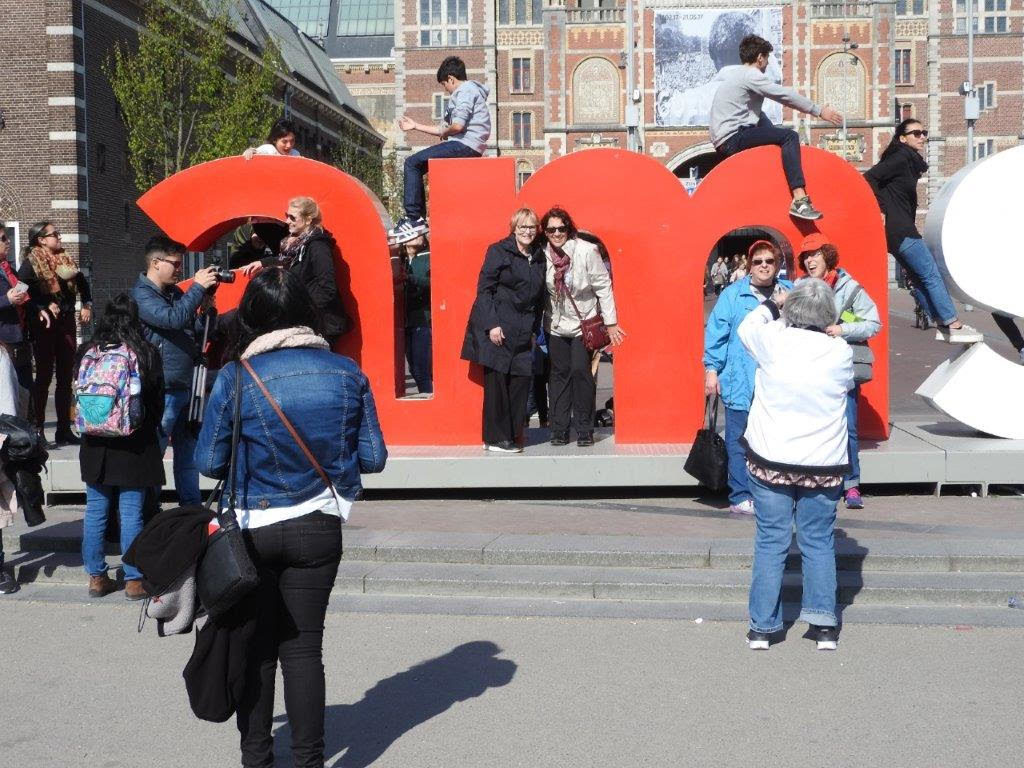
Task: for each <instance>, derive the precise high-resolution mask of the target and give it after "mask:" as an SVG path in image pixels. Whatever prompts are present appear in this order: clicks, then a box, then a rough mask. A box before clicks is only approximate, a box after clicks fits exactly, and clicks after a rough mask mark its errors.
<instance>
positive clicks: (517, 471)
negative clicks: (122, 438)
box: [43, 418, 1024, 495]
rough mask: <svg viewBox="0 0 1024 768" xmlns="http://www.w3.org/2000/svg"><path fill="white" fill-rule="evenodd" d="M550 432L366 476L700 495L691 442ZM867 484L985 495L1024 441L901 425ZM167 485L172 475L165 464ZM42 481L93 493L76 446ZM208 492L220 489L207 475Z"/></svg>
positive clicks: (418, 454) (940, 424) (386, 482)
mask: <svg viewBox="0 0 1024 768" xmlns="http://www.w3.org/2000/svg"><path fill="white" fill-rule="evenodd" d="M548 435H549V433H548V431H547V430H546V429H544V430H541V429H530V430H528V433H527V445H526V449H525V450H524V452H523V453H522V454H494V453H485V452H484V451H483V449H482V447H481V446H455V447H452V446H443V447H435V446H402V447H392V448H390V449H389V450H390V458H389V459H388V465H387V469H386V470H385V471H384V472H383V473H381V474H379V475H367V476H365V477H364V478H363V482H364V485H365V487H366V488H367V489H373V490H425V491H437V490H458V489H475V488H479V489H484V488H495V489H513V488H522V489H530V488H535V489H544V488H559V487H562V488H586V487H589V488H629V487H644V486H646V487H661V488H671V487H677V488H680V489H682V488H694V487H695V486H696V485H697V482H696V481H695V480H694V479H693V478H692V477H690V476H689V475H688V474H686V473H685V472H684V471H683V463H684V462H685V461H686V455H687V451H688V450H689V445H688V444H651V445H626V446H617V445H616V444H615V438H614V436H613V435H612V434H611V431H610V430H597V432H596V434H595V437H596V444H595V445H594V446H593V447H592V448H578V447H577V446H576V444H575V443H574V442H573V443H570V444H569V445H567V446H564V447H557V448H556V447H552V446H551V445H550V444H549V443H548V442H546V441H547V439H548ZM860 455H861V477H862V482H863V483H864V484H865V485H888V484H911V483H927V484H930V485H934V486H935V489H936V492H939V491H941V488H942V486H944V485H950V484H958V485H963V484H971V485H977V486H978V487H979V490H980V493H981V494H982V495H985V494H986V493H987V492H988V486H989V485H990V484H1007V485H1017V484H1024V440H1004V439H999V438H992V437H988V436H986V435H981V434H979V433H976V432H973V431H972V430H970V429H969V428H967V427H965V426H963V425H961V424H958V423H955V422H950V421H939V420H936V419H927V418H924V419H920V420H913V421H911V420H908V421H900V422H897V423H895V424H894V425H893V428H892V432H891V437H890V439H889V440H888V441H885V442H881V443H875V442H872V441H865V442H862V443H861V454H860ZM166 469H167V479H168V482H169V483H170V482H171V480H172V478H173V475H172V472H171V463H170V460H167V461H166ZM49 470H50V471H49V473H48V474H46V475H44V476H43V483H44V487H45V488H46V489H47V491H49V492H50V493H60V494H68V493H70V494H84V486H83V484H82V481H81V477H80V474H79V467H78V451H77V449H72V448H64V449H60V450H57V451H54V452H53V454H52V455H51V459H50V466H49ZM201 480H202V483H201V484H202V486H203V487H204V488H209V487H212V486H213V483H212V481H210V480H209V479H207V478H202V479H201Z"/></svg>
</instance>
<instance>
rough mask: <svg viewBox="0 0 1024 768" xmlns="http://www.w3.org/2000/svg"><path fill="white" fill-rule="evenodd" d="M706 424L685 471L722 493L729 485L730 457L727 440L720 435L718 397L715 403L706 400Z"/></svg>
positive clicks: (687, 460) (700, 432) (691, 448)
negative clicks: (726, 444)
mask: <svg viewBox="0 0 1024 768" xmlns="http://www.w3.org/2000/svg"><path fill="white" fill-rule="evenodd" d="M704 409H705V414H704V423H705V425H706V426H702V427H701V428H700V429H699V430H697V436H696V437H695V438H693V445H692V446H691V447H690V454H689V455H688V456H687V457H686V464H685V465H684V466H683V469H685V470H686V472H687V473H688V474H690V475H691V476H693V477H694V478H696V479H697V481H698V482H699V483H700V484H701V485H703V486H705V487H707V488H710V489H711V490H712V491H720V490H722V489H723V488H725V486H726V485H728V481H729V457H728V455H727V454H726V451H725V440H723V439H722V436H721V435H720V434H718V395H715V400H714V403H712V402H711V396H710V395H708V396H706V397H705V398H704Z"/></svg>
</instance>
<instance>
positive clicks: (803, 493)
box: [749, 476, 842, 635]
mask: <svg viewBox="0 0 1024 768" xmlns="http://www.w3.org/2000/svg"><path fill="white" fill-rule="evenodd" d="M750 492H751V493H752V494H753V495H754V507H755V508H756V510H757V513H756V515H755V520H756V521H757V534H756V536H755V538H754V567H753V574H752V577H751V580H750V605H749V608H750V628H751V629H752V630H753V631H754V632H762V633H764V634H768V635H770V634H772V633H774V632H778V631H779V630H781V629H782V575H783V572H784V571H785V568H786V555H787V554H788V553H789V544H790V542H791V541H792V539H793V518H794V515H795V517H796V540H797V544H798V545H799V546H800V557H801V562H802V568H803V600H802V605H801V608H800V619H801V620H802V621H806V622H807V623H808V624H817V625H818V626H821V627H834V626H836V625H837V624H838V621H837V619H836V547H835V523H836V504H838V502H839V496H840V495H841V493H842V487H841V486H838V485H837V486H835V487H834V488H800V487H798V486H795V485H772V484H770V483H765V482H763V481H761V480H759V479H758V478H756V477H753V476H750Z"/></svg>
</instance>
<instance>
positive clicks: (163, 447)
mask: <svg viewBox="0 0 1024 768" xmlns="http://www.w3.org/2000/svg"><path fill="white" fill-rule="evenodd" d="M188 396H189V391H188V390H187V389H168V390H167V391H166V392H165V393H164V418H163V420H162V421H161V422H160V453H161V455H163V454H164V453H165V452H166V451H167V442H168V440H170V441H171V442H172V443H173V445H174V488H175V490H176V491H177V492H178V500H179V501H180V502H181V503H182V504H183V505H184V504H199V503H201V501H202V498H201V497H200V495H199V470H198V469H196V436H195V435H194V434H193V433H192V429H191V427H189V424H188ZM159 490H160V489H159V488H158V489H157V492H158V493H159Z"/></svg>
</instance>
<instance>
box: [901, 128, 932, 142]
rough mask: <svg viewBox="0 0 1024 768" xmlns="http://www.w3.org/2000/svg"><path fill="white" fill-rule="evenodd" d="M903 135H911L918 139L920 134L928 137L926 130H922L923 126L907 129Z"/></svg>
mask: <svg viewBox="0 0 1024 768" xmlns="http://www.w3.org/2000/svg"><path fill="white" fill-rule="evenodd" d="M903 135H904V136H913V137H915V138H918V139H920V138H921V137H922V136H924V137H925V138H926V139H927V138H928V131H926V130H924V129H923V128H915V129H914V130H912V131H907V132H906V133H904V134H903Z"/></svg>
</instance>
